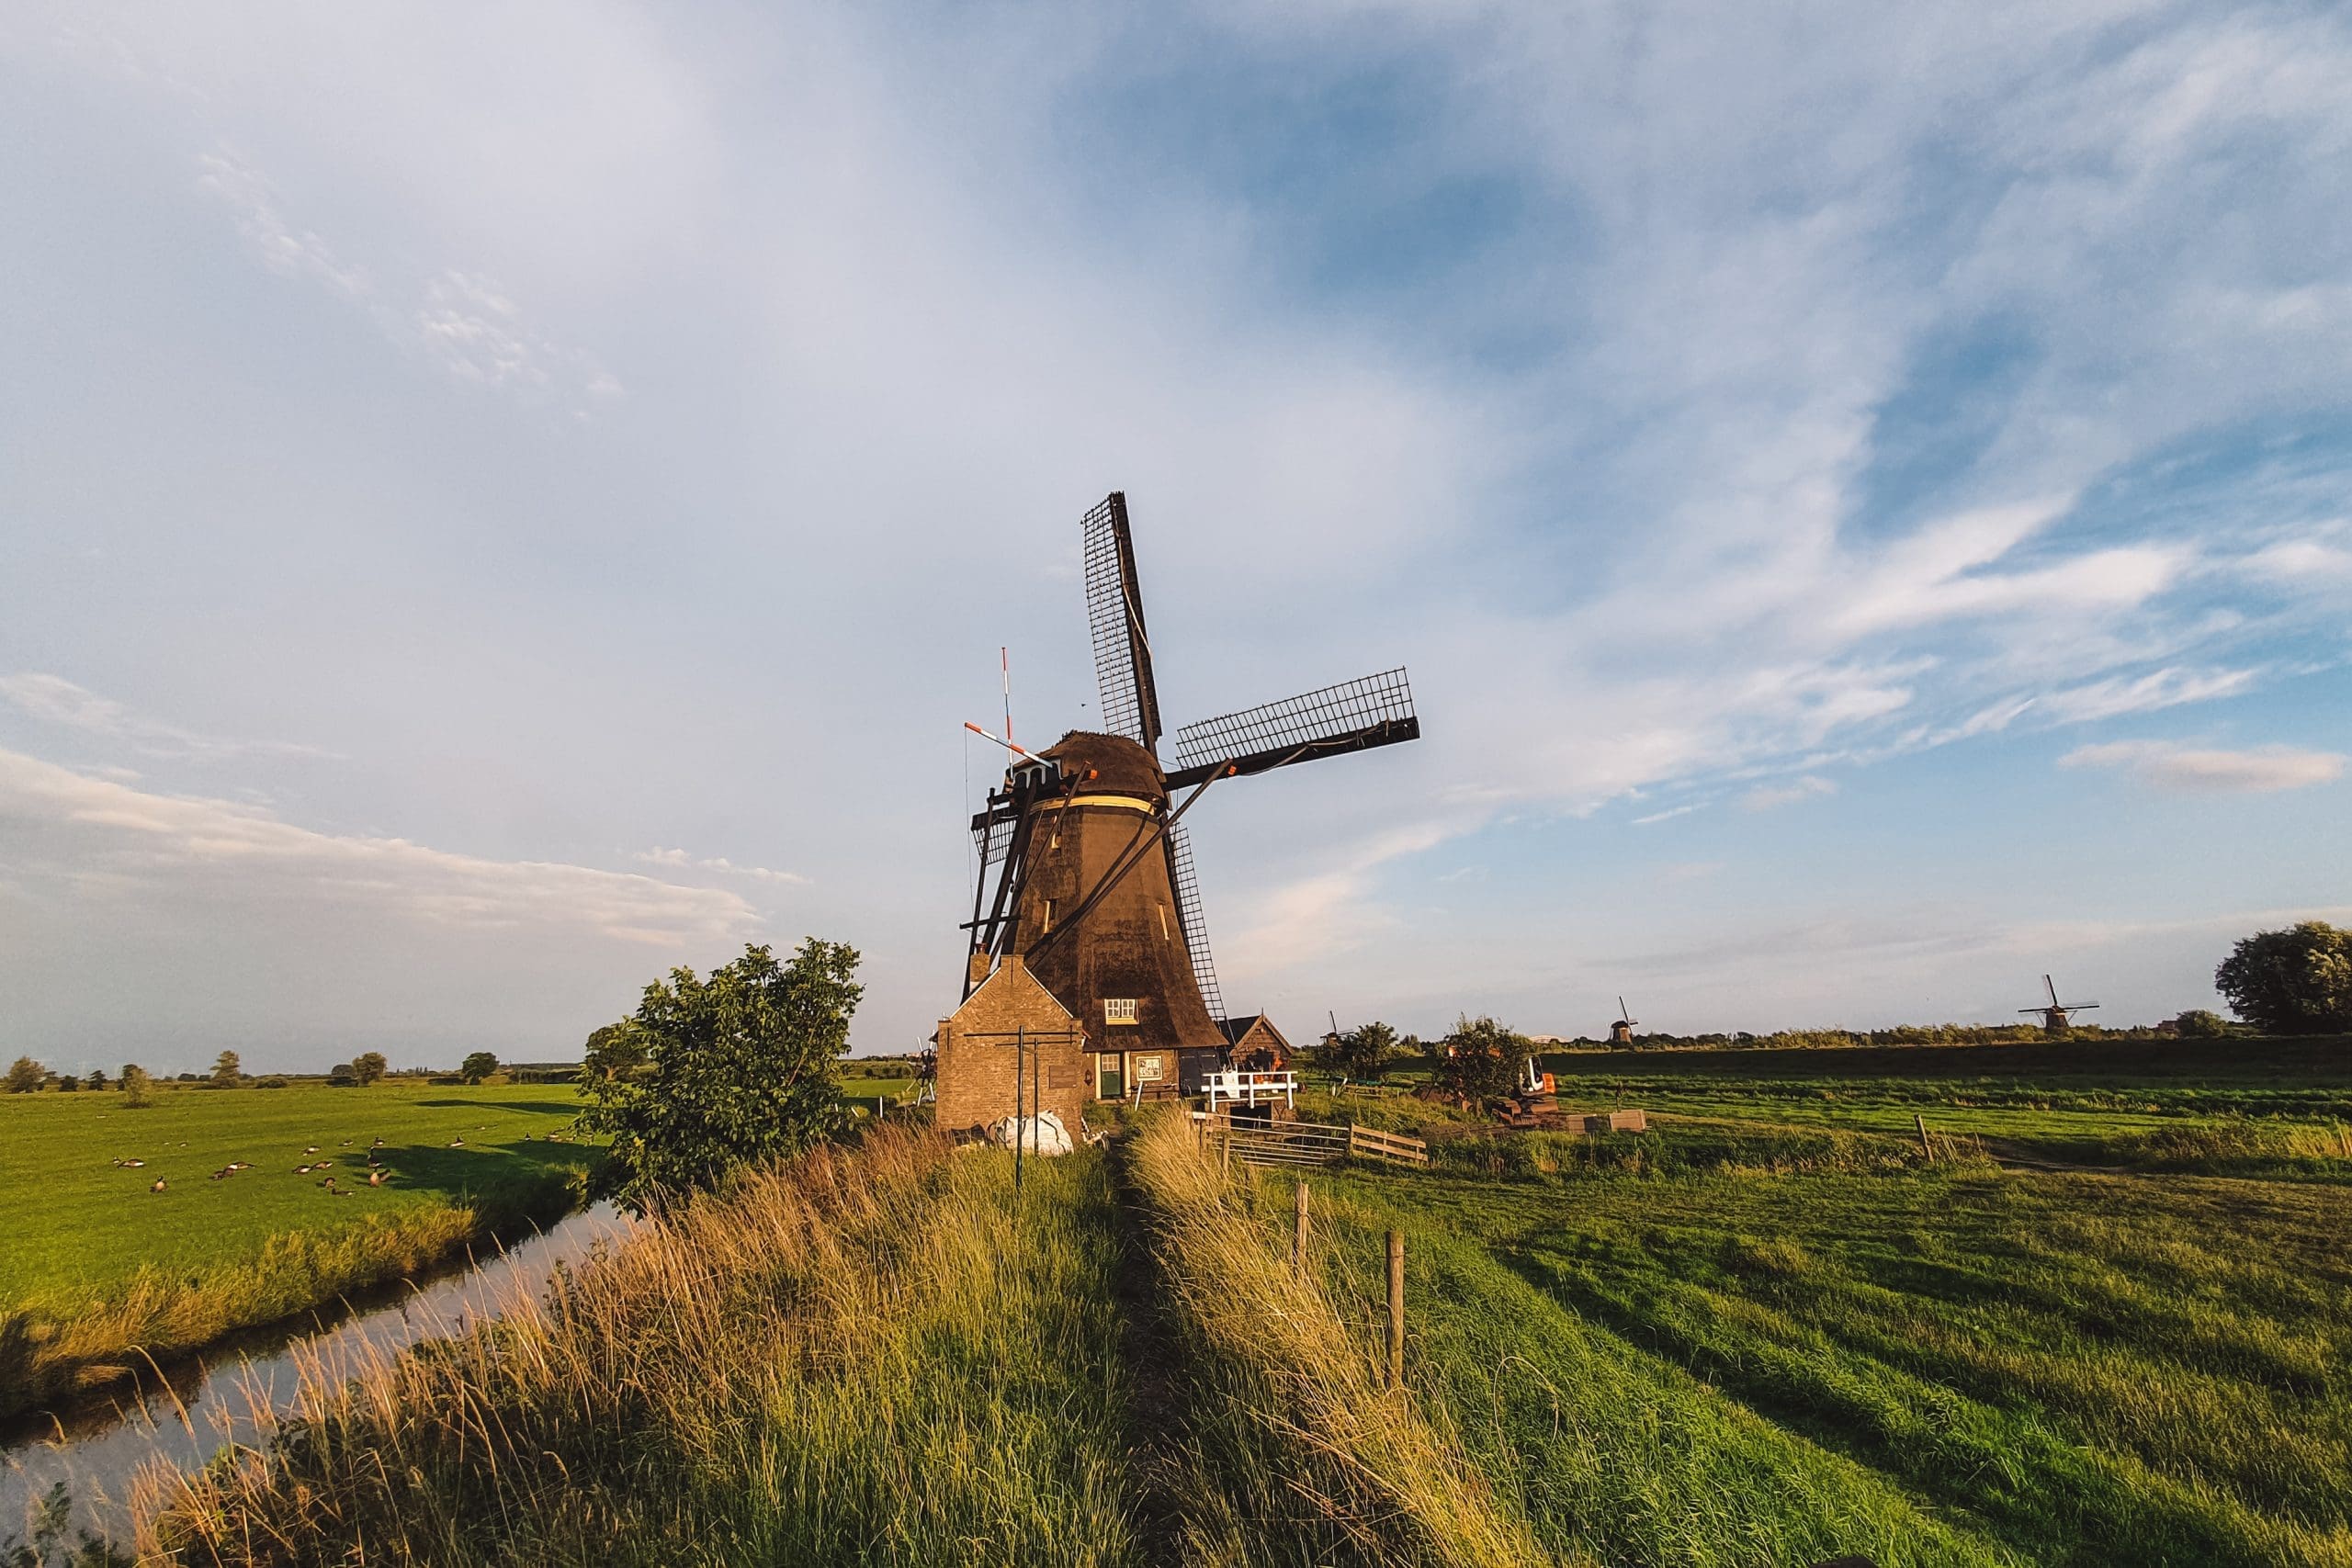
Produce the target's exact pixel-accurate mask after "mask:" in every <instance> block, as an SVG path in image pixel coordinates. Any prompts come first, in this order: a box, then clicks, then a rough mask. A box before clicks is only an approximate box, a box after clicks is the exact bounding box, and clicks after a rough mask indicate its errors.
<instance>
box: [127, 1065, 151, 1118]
mask: <svg viewBox="0 0 2352 1568" xmlns="http://www.w3.org/2000/svg"><path fill="white" fill-rule="evenodd" d="M121 1082H122V1102H123V1103H124V1104H125V1105H128V1106H130V1108H131V1109H132V1110H134V1111H135V1110H137V1109H138V1108H139V1107H141V1106H142V1105H145V1104H148V1103H149V1102H150V1101H152V1100H153V1099H154V1098H155V1080H154V1079H153V1078H151V1077H148V1076H147V1069H146V1068H144V1067H142V1066H140V1065H139V1064H138V1063H136V1062H125V1063H124V1064H123V1066H122V1079H121Z"/></svg>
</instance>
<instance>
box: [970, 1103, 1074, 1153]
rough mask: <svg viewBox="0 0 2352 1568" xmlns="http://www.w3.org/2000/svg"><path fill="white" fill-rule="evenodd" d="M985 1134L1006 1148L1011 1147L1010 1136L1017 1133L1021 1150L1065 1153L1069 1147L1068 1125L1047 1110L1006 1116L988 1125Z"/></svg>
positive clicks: (1012, 1136)
mask: <svg viewBox="0 0 2352 1568" xmlns="http://www.w3.org/2000/svg"><path fill="white" fill-rule="evenodd" d="M1015 1137H1018V1138H1019V1139H1020V1140H1021V1149H1022V1152H1023V1153H1024V1154H1033V1155H1066V1154H1068V1153H1069V1151H1070V1141H1069V1128H1067V1127H1065V1126H1063V1125H1062V1119H1061V1118H1060V1117H1058V1116H1057V1115H1055V1114H1054V1113H1053V1112H1052V1111H1046V1113H1045V1114H1043V1115H1041V1116H1019V1117H1015V1116H1008V1117H1006V1118H1005V1119H1004V1120H1003V1121H1001V1122H997V1123H996V1124H995V1125H994V1126H991V1127H990V1128H989V1139H990V1141H991V1142H994V1143H1000V1144H1002V1145H1004V1146H1005V1147H1006V1148H1011V1147H1012V1141H1013V1139H1014V1138H1015Z"/></svg>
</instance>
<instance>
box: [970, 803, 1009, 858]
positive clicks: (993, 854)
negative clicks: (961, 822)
mask: <svg viewBox="0 0 2352 1568" xmlns="http://www.w3.org/2000/svg"><path fill="white" fill-rule="evenodd" d="M1020 822H1021V814H1020V813H1019V812H1017V811H1013V810H1010V809H998V810H993V811H984V812H982V813H980V815H979V816H978V817H977V818H973V826H972V841H973V845H974V847H975V848H977V849H978V851H979V852H980V863H981V864H982V865H984V866H986V865H994V864H995V863H997V862H999V861H1001V860H1002V859H1003V858H1004V852H1005V851H1007V850H1009V849H1011V848H1012V829H1014V828H1016V827H1017V826H1019V825H1020Z"/></svg>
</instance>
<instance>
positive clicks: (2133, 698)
mask: <svg viewBox="0 0 2352 1568" xmlns="http://www.w3.org/2000/svg"><path fill="white" fill-rule="evenodd" d="M2255 677H2256V671H2252V670H2185V669H2180V668H2177V667H2176V668H2169V669H2164V670H2158V671H2154V673H2152V674H2147V675H2142V676H2139V677H2137V678H2131V679H2127V678H2125V677H2123V676H2110V677H2109V678H2108V679H2107V680H2104V681H2094V682H2089V683H2088V684H2086V685H2080V686H2070V687H2067V688H2065V689H2064V690H2062V691H2056V692H2052V693H2050V694H2048V695H2046V696H2043V697H2041V698H2038V699H2036V700H2035V705H2036V706H2038V707H2040V709H2041V711H2042V712H2043V713H2044V714H2046V715H2048V716H2050V717H2052V718H2054V719H2057V720H2059V721H2061V722H2062V723H2067V724H2086V723H2088V722H2090V721H2091V720H2093V719H2101V718H2113V717H2116V716H2118V715H2120V714H2127V713H2153V712H2154V711H2155V710H2156V709H2158V708H2168V707H2178V706H2179V705H2182V704H2184V703H2204V702H2211V701H2212V700H2213V699H2214V698H2216V697H2233V696H2236V695H2237V694H2239V693H2241V692H2244V691H2245V690H2247V689H2248V688H2249V687H2251V686H2252V685H2253V684H2254V682H2255Z"/></svg>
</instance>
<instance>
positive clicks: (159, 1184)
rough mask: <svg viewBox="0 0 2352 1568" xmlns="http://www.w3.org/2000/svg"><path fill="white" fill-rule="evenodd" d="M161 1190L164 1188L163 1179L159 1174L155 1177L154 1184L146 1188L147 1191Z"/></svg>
mask: <svg viewBox="0 0 2352 1568" xmlns="http://www.w3.org/2000/svg"><path fill="white" fill-rule="evenodd" d="M147 1190H148V1191H150V1192H161V1191H162V1190H164V1179H163V1178H162V1177H160V1176H159V1177H157V1178H155V1185H154V1186H153V1187H150V1188H149V1189H147Z"/></svg>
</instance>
